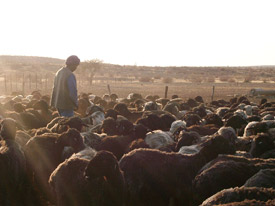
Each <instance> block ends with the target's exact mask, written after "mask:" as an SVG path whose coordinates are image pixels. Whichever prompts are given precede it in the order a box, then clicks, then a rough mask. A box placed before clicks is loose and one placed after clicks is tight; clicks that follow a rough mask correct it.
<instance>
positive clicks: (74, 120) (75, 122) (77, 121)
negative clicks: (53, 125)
mask: <svg viewBox="0 0 275 206" xmlns="http://www.w3.org/2000/svg"><path fill="white" fill-rule="evenodd" d="M60 124H61V125H67V126H69V127H70V128H75V129H77V130H78V131H79V132H81V130H82V127H83V126H87V125H86V124H85V123H84V122H83V121H82V120H81V118H79V117H70V118H69V119H65V120H64V121H62V123H60Z"/></svg>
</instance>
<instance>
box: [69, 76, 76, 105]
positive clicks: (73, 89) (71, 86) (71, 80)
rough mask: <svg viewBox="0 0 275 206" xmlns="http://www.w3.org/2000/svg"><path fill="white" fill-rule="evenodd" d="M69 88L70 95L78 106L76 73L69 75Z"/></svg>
mask: <svg viewBox="0 0 275 206" xmlns="http://www.w3.org/2000/svg"><path fill="white" fill-rule="evenodd" d="M68 88H69V95H70V98H71V100H72V101H73V103H74V105H75V107H76V108H77V107H78V98H77V88H76V79H75V76H74V74H71V75H70V76H69V77H68Z"/></svg>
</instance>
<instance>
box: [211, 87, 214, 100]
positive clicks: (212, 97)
mask: <svg viewBox="0 0 275 206" xmlns="http://www.w3.org/2000/svg"><path fill="white" fill-rule="evenodd" d="M214 94H215V85H213V90H212V96H211V101H213V99H214Z"/></svg>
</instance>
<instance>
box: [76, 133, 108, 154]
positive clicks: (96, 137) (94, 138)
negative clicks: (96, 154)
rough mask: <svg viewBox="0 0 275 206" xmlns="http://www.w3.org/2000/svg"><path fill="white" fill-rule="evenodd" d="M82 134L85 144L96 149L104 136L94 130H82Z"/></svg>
mask: <svg viewBox="0 0 275 206" xmlns="http://www.w3.org/2000/svg"><path fill="white" fill-rule="evenodd" d="M80 134H81V136H82V137H83V140H84V144H85V145H86V146H89V147H91V148H93V149H96V150H97V149H98V147H99V145H100V144H101V142H102V139H103V137H104V136H103V135H101V134H97V133H94V132H81V133H80Z"/></svg>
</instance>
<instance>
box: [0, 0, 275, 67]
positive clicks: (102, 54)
mask: <svg viewBox="0 0 275 206" xmlns="http://www.w3.org/2000/svg"><path fill="white" fill-rule="evenodd" d="M274 8H275V1H273V0H258V1H255V0H169V1H168V0H77V1H76V0H75V1H72V0H1V1H0V28H1V29H0V55H25V56H42V57H54V58H61V59H66V58H67V57H68V56H70V55H72V54H74V55H77V56H79V58H80V59H81V61H85V60H91V59H99V60H102V61H103V62H105V63H112V64H120V65H138V66H252V65H275V24H274V22H275V12H274Z"/></svg>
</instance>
